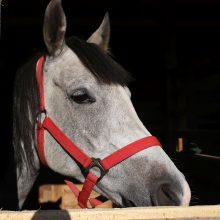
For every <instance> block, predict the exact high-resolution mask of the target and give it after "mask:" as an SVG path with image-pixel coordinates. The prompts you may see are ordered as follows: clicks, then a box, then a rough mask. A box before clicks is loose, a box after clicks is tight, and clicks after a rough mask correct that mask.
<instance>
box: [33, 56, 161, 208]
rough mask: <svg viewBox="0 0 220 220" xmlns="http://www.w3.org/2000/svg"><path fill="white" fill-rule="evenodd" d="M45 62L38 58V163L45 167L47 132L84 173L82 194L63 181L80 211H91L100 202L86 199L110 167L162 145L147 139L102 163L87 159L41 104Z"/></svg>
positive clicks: (95, 199) (155, 140) (152, 137)
mask: <svg viewBox="0 0 220 220" xmlns="http://www.w3.org/2000/svg"><path fill="white" fill-rule="evenodd" d="M44 59H45V58H44V56H42V57H40V59H39V60H38V62H37V66H36V78H37V83H38V88H39V94H40V113H39V114H38V116H37V150H38V156H39V159H40V161H41V163H42V164H43V165H45V166H47V161H46V157H45V152H44V131H45V130H46V131H47V132H49V133H50V135H51V136H52V137H53V138H54V139H55V140H56V141H57V142H58V143H59V145H60V147H62V148H63V149H64V150H65V151H66V152H67V153H68V154H69V155H70V156H71V157H72V158H73V160H75V161H77V162H78V163H79V164H80V165H81V166H82V167H83V169H84V171H85V172H84V175H85V182H84V185H83V188H82V190H81V191H79V190H78V188H77V187H76V186H75V185H74V183H73V182H71V181H69V180H65V183H66V184H67V185H68V186H69V188H70V189H71V191H72V192H73V194H74V195H75V196H76V198H77V200H78V205H79V207H81V208H87V207H88V205H89V204H90V206H91V207H93V208H94V207H96V206H98V205H100V204H102V203H103V201H100V200H99V199H98V198H89V197H90V194H91V192H92V190H93V188H94V187H95V185H96V184H97V183H98V182H99V181H100V180H101V179H102V178H103V177H104V176H105V175H106V174H107V172H108V171H109V170H110V169H111V168H112V167H114V166H116V165H117V164H119V163H121V162H122V161H123V160H126V159H127V158H129V157H131V156H132V155H134V154H136V153H138V152H139V151H142V150H144V149H147V148H150V147H153V146H161V144H160V142H159V141H158V140H157V138H156V137H154V136H148V137H144V138H142V139H139V140H137V141H135V142H133V143H130V144H128V145H127V146H125V147H123V148H121V149H119V150H117V151H115V152H114V153H112V154H111V155H109V156H107V157H106V158H104V159H99V158H91V157H89V156H87V155H86V154H85V153H84V152H83V151H82V150H81V149H80V148H79V147H78V146H77V145H75V144H74V142H72V140H70V139H69V138H68V137H67V136H66V135H65V134H64V133H63V132H62V131H61V130H60V128H59V127H58V126H57V125H56V124H55V123H54V122H53V120H52V119H51V118H50V116H49V115H48V114H47V111H46V107H45V102H44V86H43V64H44ZM94 167H95V168H98V170H99V171H100V176H99V177H98V176H96V175H94V174H93V173H92V168H94Z"/></svg>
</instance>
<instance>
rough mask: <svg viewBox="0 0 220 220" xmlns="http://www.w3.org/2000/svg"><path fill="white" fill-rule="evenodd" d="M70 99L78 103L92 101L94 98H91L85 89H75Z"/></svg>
mask: <svg viewBox="0 0 220 220" xmlns="http://www.w3.org/2000/svg"><path fill="white" fill-rule="evenodd" d="M71 99H72V100H73V101H74V102H76V103H78V104H86V103H93V102H95V99H94V98H92V97H91V96H90V95H89V94H88V93H87V92H86V91H84V90H77V91H75V92H74V93H73V94H72V95H71Z"/></svg>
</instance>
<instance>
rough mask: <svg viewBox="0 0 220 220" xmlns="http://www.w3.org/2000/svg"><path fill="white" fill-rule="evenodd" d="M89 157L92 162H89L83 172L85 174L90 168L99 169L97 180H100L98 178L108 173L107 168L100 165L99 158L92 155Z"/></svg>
mask: <svg viewBox="0 0 220 220" xmlns="http://www.w3.org/2000/svg"><path fill="white" fill-rule="evenodd" d="M91 159H92V162H91V164H90V165H89V167H88V168H87V169H86V170H85V172H86V174H88V173H89V172H90V170H91V169H92V168H98V169H99V171H100V176H99V178H98V181H100V180H101V179H102V178H103V176H104V175H105V174H106V173H108V170H106V169H105V168H104V167H103V166H102V164H101V163H100V161H101V159H100V158H94V157H92V158H91Z"/></svg>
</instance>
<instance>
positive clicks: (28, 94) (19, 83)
mask: <svg viewBox="0 0 220 220" xmlns="http://www.w3.org/2000/svg"><path fill="white" fill-rule="evenodd" d="M66 43H67V45H68V46H69V47H70V48H71V49H72V50H73V51H74V52H75V53H76V55H77V56H78V57H79V59H80V60H81V62H82V63H83V64H84V66H85V67H86V68H87V69H89V70H90V71H91V72H92V73H93V74H94V76H95V77H96V78H97V80H99V81H100V82H103V83H107V84H119V85H122V86H125V85H127V83H128V82H129V81H130V80H131V77H130V75H129V73H128V72H127V71H125V70H124V69H123V68H122V67H121V66H120V65H119V64H118V63H116V62H115V61H114V60H113V59H112V58H111V57H110V56H109V55H108V54H107V53H106V52H104V51H103V50H102V49H101V48H99V47H98V46H97V45H95V44H91V43H87V42H85V41H82V40H80V39H78V38H76V37H71V38H69V39H67V40H66ZM39 57H40V55H37V56H35V57H34V58H33V59H32V60H31V61H29V62H28V63H26V64H25V65H24V66H23V67H21V68H20V69H19V70H18V72H17V75H16V79H15V85H14V105H13V145H14V151H15V159H16V163H17V166H18V167H19V168H22V163H26V166H27V168H30V169H29V170H30V171H32V170H34V169H35V164H34V160H33V149H32V148H31V143H32V141H33V140H35V121H36V115H37V113H38V112H39V91H38V87H37V81H36V63H37V61H38V59H39ZM30 119H31V120H30ZM22 144H23V147H22ZM35 148H36V146H35Z"/></svg>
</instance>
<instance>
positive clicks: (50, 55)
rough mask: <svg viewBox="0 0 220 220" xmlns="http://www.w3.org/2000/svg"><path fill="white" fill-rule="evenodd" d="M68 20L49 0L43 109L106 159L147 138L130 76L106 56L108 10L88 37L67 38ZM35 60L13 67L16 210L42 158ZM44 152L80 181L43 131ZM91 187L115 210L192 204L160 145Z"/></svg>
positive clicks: (74, 166) (73, 137) (74, 165)
mask: <svg viewBox="0 0 220 220" xmlns="http://www.w3.org/2000/svg"><path fill="white" fill-rule="evenodd" d="M65 32H66V17H65V14H64V12H63V9H62V6H61V1H60V0H51V2H50V3H49V5H48V7H47V9H46V12H45V19H44V26H43V35H44V42H45V45H46V47H47V51H48V52H47V54H46V55H45V56H46V60H45V62H44V65H43V72H44V95H45V103H46V106H47V112H48V114H49V115H50V117H51V118H52V119H53V121H54V122H55V123H56V124H57V125H58V126H59V128H60V129H61V130H62V131H63V132H64V133H65V134H66V135H67V136H68V137H69V138H70V139H71V140H73V141H74V143H76V144H77V145H78V146H79V147H80V148H81V150H83V151H84V152H85V153H86V154H87V155H89V156H91V157H95V158H104V157H106V156H108V155H110V154H111V153H113V152H115V151H116V150H118V149H120V148H122V147H123V146H125V145H127V144H129V143H131V142H134V141H136V140H138V139H141V138H143V137H146V136H151V134H150V133H149V131H148V130H147V129H146V128H145V126H144V125H143V124H142V122H141V121H140V119H139V118H138V116H137V114H136V112H135V110H134V107H133V105H132V103H131V100H130V97H131V94H130V91H129V89H128V87H127V86H126V85H127V83H128V81H129V80H130V76H129V74H128V73H127V72H126V71H125V70H124V69H123V68H122V67H121V66H120V65H119V64H117V63H116V62H115V61H114V60H113V59H112V57H111V56H110V55H109V53H108V47H109V38H110V24H109V17H108V14H106V16H105V17H104V20H103V21H102V23H101V25H100V27H99V28H98V29H97V30H96V31H95V32H94V33H93V34H92V35H91V37H89V39H88V40H87V42H85V41H83V40H80V39H78V38H75V37H71V38H69V39H65ZM38 58H39V56H36V57H34V58H33V59H32V60H31V61H30V62H28V63H27V64H26V65H24V66H23V67H22V68H21V69H20V70H19V72H18V74H17V77H16V81H15V94H14V97H15V98H14V126H13V144H14V149H15V156H16V161H17V189H18V200H19V208H20V209H21V208H22V205H23V203H24V201H25V199H26V197H27V195H28V193H29V191H30V189H31V188H32V186H33V183H34V182H35V180H36V178H37V176H38V173H39V169H40V162H39V157H38V153H37V149H36V115H37V112H38V110H39V91H38V87H37V82H36V63H37V60H38ZM44 138H45V157H46V160H47V163H48V166H49V167H50V168H51V169H52V170H53V171H55V172H57V173H60V174H62V175H63V176H68V177H72V178H75V179H77V180H79V181H81V182H83V181H84V180H85V176H84V175H83V173H82V171H81V169H80V167H79V166H78V165H77V163H76V162H75V161H74V160H73V159H72V158H71V157H70V155H69V154H68V153H67V152H66V151H65V150H63V149H62V148H61V147H60V145H59V144H58V143H57V142H56V141H55V140H54V139H53V137H52V136H51V135H50V134H49V133H48V132H45V137H44ZM95 190H96V191H97V192H99V193H101V194H102V195H104V196H106V197H107V198H108V199H110V200H112V201H113V202H114V203H115V204H116V205H118V206H120V207H127V206H159V205H165V206H167V205H183V206H185V205H189V201H190V197H191V194H190V189H189V186H188V184H187V182H186V180H185V177H184V176H183V174H182V173H181V172H180V171H179V170H178V169H177V168H176V167H175V165H174V164H173V162H172V161H171V160H170V158H169V157H168V156H167V155H166V153H165V152H164V151H163V149H162V148H161V147H159V146H154V147H151V148H149V149H145V150H143V151H141V152H139V153H137V154H135V155H133V156H132V157H130V158H129V159H127V160H124V161H123V162H121V163H120V164H118V165H117V166H115V167H113V168H112V169H111V170H110V171H109V172H108V173H107V174H106V175H105V176H104V177H103V178H102V179H101V180H100V181H99V182H98V184H97V186H96V187H95Z"/></svg>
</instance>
